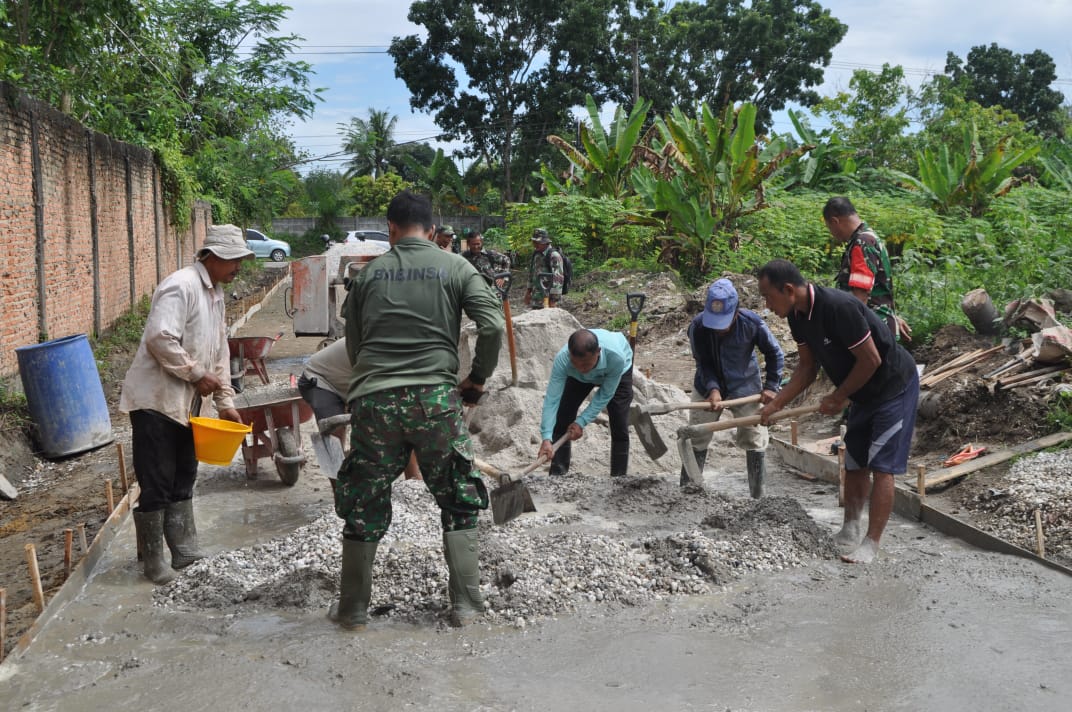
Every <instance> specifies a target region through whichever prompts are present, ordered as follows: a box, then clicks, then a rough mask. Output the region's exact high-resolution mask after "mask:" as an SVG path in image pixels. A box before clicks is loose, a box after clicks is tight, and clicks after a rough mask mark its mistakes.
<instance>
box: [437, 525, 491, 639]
mask: <svg viewBox="0 0 1072 712" xmlns="http://www.w3.org/2000/svg"><path fill="white" fill-rule="evenodd" d="M478 544H479V538H478V535H477V530H476V529H462V530H460V531H455V532H445V533H444V534H443V557H444V558H445V559H446V560H447V570H448V571H449V572H450V585H449V588H448V592H449V594H450V624H451V625H452V626H455V627H461V626H464V625H468V624H469V623H472V622H473V621H474V620H476V619H477V618H478V617H479V616H482V615H484V597H483V596H482V595H481V594H480V550H479V547H478Z"/></svg>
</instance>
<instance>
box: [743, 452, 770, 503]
mask: <svg viewBox="0 0 1072 712" xmlns="http://www.w3.org/2000/svg"><path fill="white" fill-rule="evenodd" d="M745 456H746V457H747V458H748V492H749V493H750V494H751V495H752V499H759V498H760V497H762V496H763V478H764V477H766V476H767V464H766V453H765V452H763V451H762V450H748V451H746V452H745Z"/></svg>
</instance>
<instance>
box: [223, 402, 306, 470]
mask: <svg viewBox="0 0 1072 712" xmlns="http://www.w3.org/2000/svg"><path fill="white" fill-rule="evenodd" d="M235 409H236V410H237V411H238V414H239V415H240V416H241V417H242V422H243V423H246V424H247V425H249V426H251V427H252V428H253V431H252V432H251V433H250V434H249V435H247V436H246V437H245V438H244V439H243V440H242V460H243V462H245V464H246V476H247V477H249V478H250V479H253V478H255V477H256V476H257V463H258V461H259V460H260V459H261V458H262V457H271V458H272V461H273V462H274V463H275V469H276V472H277V473H279V479H280V480H282V482H283V484H285V485H287V486H292V485H294V484H295V483H296V482H297V481H298V476H299V475H300V474H301V471H302V468H303V467H304V466H305V462H306V457H305V453H304V451H303V449H302V439H301V424H302V423H304V422H307V421H309V420H312V418H313V409H312V407H311V406H310V405H309V404H308V403H306V402H305V400H304V399H303V398H302V397H301V396H300V395H299V394H298V393H296V392H295V393H294V394H293V395H288V396H287V397H285V398H279V399H276V400H271V401H264V402H259V403H258V402H253V401H252V399H251V398H250V397H248V396H246V395H238V396H236V397H235Z"/></svg>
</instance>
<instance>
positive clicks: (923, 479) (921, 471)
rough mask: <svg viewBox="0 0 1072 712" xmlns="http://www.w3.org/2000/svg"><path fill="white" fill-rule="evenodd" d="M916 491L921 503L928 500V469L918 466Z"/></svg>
mask: <svg viewBox="0 0 1072 712" xmlns="http://www.w3.org/2000/svg"><path fill="white" fill-rule="evenodd" d="M916 491H917V492H919V501H920V502H921V503H922V502H923V500H925V499H927V468H926V467H924V466H923V465H917V466H916Z"/></svg>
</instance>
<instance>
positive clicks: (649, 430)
mask: <svg viewBox="0 0 1072 712" xmlns="http://www.w3.org/2000/svg"><path fill="white" fill-rule="evenodd" d="M629 419H630V420H631V421H633V430H634V431H635V432H636V435H637V439H638V440H640V444H641V445H643V446H644V452H646V453H648V457H650V458H651V459H652V460H658V459H659V458H660V457H662V456H663V455H665V454H666V452H667V449H668V448H667V447H666V443H664V442H663V438H662V436H661V435H659V431H658V430H656V429H655V421H653V420H652V419H651V414H650V413H645V412H643V411H641V410H640V408H639V407H637V406H633V408H632V409H630V411H629Z"/></svg>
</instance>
